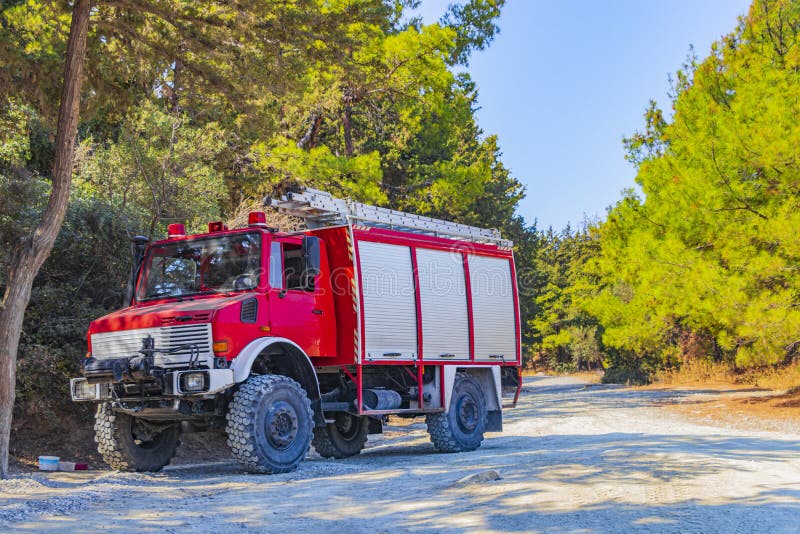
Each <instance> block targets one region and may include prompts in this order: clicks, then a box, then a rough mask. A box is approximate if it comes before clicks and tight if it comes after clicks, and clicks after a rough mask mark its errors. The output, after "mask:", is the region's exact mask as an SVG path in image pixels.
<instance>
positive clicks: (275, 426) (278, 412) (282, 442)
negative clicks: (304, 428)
mask: <svg viewBox="0 0 800 534" xmlns="http://www.w3.org/2000/svg"><path fill="white" fill-rule="evenodd" d="M265 426H266V434H267V439H268V440H269V442H270V443H271V444H272V445H273V446H274V447H275V448H277V449H281V450H282V449H286V448H288V447H289V445H291V444H292V442H293V441H294V438H295V437H296V436H297V431H298V429H299V425H298V423H297V413H296V412H295V410H294V408H293V407H292V406H291V405H290V404H289V403H287V402H283V401H280V402H276V403H275V405H274V406H273V407H272V409H270V411H269V414H267V419H266V422H265Z"/></svg>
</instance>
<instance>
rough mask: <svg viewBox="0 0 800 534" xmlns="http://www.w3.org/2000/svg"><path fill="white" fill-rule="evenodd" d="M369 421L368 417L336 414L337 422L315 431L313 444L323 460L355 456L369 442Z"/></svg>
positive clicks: (342, 413)
mask: <svg viewBox="0 0 800 534" xmlns="http://www.w3.org/2000/svg"><path fill="white" fill-rule="evenodd" d="M368 430H369V420H368V418H367V416H357V415H350V414H348V413H344V412H341V413H338V414H336V422H334V423H328V424H327V425H325V426H324V427H317V428H315V429H314V439H313V440H312V441H311V444H312V445H313V446H314V450H316V451H317V453H319V455H320V456H322V457H323V458H347V457H349V456H355V455H356V454H358V453H360V452H361V449H363V448H364V444H365V443H366V442H367V431H368Z"/></svg>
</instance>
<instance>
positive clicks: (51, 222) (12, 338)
mask: <svg viewBox="0 0 800 534" xmlns="http://www.w3.org/2000/svg"><path fill="white" fill-rule="evenodd" d="M90 7H91V5H90V0H75V5H74V7H73V9H72V25H71V27H70V31H69V39H68V41H67V56H66V58H65V61H64V86H63V88H62V91H61V104H60V107H59V110H58V126H57V131H56V146H55V161H54V163H53V187H52V190H51V192H50V199H49V201H48V202H47V208H46V209H45V211H44V214H43V216H42V220H41V222H40V223H39V224H38V226H37V227H36V229H34V231H33V233H32V234H31V235H30V236H28V237H27V238H26V239H25V240H24V242H23V243H22V244H21V245H20V248H19V250H17V251H16V253H15V254H14V257H13V258H12V261H11V265H10V267H9V273H8V279H7V285H6V292H5V294H4V295H3V301H2V304H0V478H5V477H6V476H7V474H8V446H9V439H10V437H11V415H12V412H13V409H14V394H15V387H16V374H17V373H16V371H17V348H18V344H19V337H20V333H21V330H22V320H23V318H24V317H25V308H26V307H27V306H28V301H29V300H30V297H31V287H32V286H33V279H34V278H35V277H36V274H37V273H38V272H39V268H40V267H41V266H42V264H43V263H44V261H45V260H46V259H47V256H48V255H49V254H50V251H51V250H52V248H53V243H54V242H55V240H56V237H57V236H58V232H59V230H60V229H61V223H62V222H63V221H64V214H65V213H66V211H67V204H68V202H69V188H70V182H71V181H72V166H73V162H74V155H75V135H76V133H77V131H78V112H79V104H80V94H81V85H82V83H83V61H84V57H85V55H86V34H87V32H88V29H89V10H90Z"/></svg>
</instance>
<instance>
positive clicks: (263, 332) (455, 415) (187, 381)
mask: <svg viewBox="0 0 800 534" xmlns="http://www.w3.org/2000/svg"><path fill="white" fill-rule="evenodd" d="M265 202H266V203H268V204H269V205H271V206H272V207H274V208H277V209H278V210H280V211H283V212H285V213H289V214H291V215H294V216H298V217H301V218H302V219H303V220H304V222H305V226H306V227H307V229H306V230H303V231H299V232H289V233H287V232H279V231H277V230H275V229H273V228H269V227H268V226H267V224H266V216H265V214H264V213H262V212H254V213H251V214H250V218H249V225H248V226H247V227H245V228H237V229H228V228H227V227H226V226H225V225H224V224H223V223H221V222H212V223H210V224H209V228H208V233H203V234H196V235H186V232H185V230H184V227H183V225H180V224H173V225H170V226H169V230H168V234H169V235H168V238H167V239H165V240H161V241H156V242H154V243H152V244H149V245H148V244H147V240H146V239H144V238H137V239H135V240H134V245H133V251H134V267H133V269H132V272H131V278H130V281H129V284H128V295H127V297H126V300H127V304H128V307H126V308H124V309H122V310H119V311H117V312H114V313H111V314H109V315H106V316H104V317H101V318H99V319H97V320H95V321H94V322H92V324H91V326H90V328H89V332H88V342H89V353H88V354H87V357H86V360H85V362H84V365H83V374H84V376H83V377H81V378H75V379H72V381H71V384H70V386H71V392H72V398H73V400H75V401H89V402H95V403H97V404H98V406H97V413H96V422H95V432H96V437H95V440H96V441H97V446H98V450H99V451H100V453H101V454H102V456H103V458H104V459H105V461H106V462H107V463H108V464H109V465H110V466H111V467H113V468H116V469H122V470H136V471H153V470H158V469H161V468H162V467H163V466H165V465H166V464H168V463H169V461H170V459H171V458H172V456H173V454H174V453H175V450H176V448H177V445H178V438H179V435H180V433H181V432H187V431H201V430H211V429H215V428H216V429H224V431H225V432H226V433H227V436H228V445H229V446H230V448H231V451H232V453H233V456H234V457H235V458H236V459H237V460H239V461H240V462H241V463H242V464H243V465H244V466H245V468H246V469H247V470H249V471H253V472H260V473H284V472H289V471H292V470H294V469H296V468H297V466H298V464H299V463H300V462H301V461H302V460H303V458H304V457H305V456H306V454H307V452H308V450H309V445H310V444H313V445H314V448H315V449H316V451H317V452H318V453H319V454H321V455H322V456H324V457H327V458H344V457H347V456H352V455H355V454H358V453H359V452H360V451H361V449H362V448H363V447H364V444H365V442H366V440H367V435H368V434H374V433H379V432H381V430H382V424H383V422H384V421H385V419H386V418H387V416H389V415H397V416H401V417H416V416H423V415H424V416H425V420H426V423H427V427H428V432H429V434H430V437H431V441H432V442H433V445H434V447H435V448H436V449H437V450H439V451H442V452H459V451H470V450H474V449H476V448H477V447H479V446H480V444H481V442H482V441H483V438H484V433H485V432H487V431H489V432H491V431H500V430H502V409H503V408H504V407H510V406H513V405H515V404H516V400H517V397H518V395H519V389H520V385H521V379H520V375H519V369H520V367H519V365H520V318H519V304H518V295H517V286H516V274H515V270H514V259H513V254H512V250H511V242H509V241H507V240H504V239H502V238H501V237H500V234H499V232H497V231H496V230H486V229H480V228H475V227H471V226H466V225H461V224H455V223H450V222H446V221H441V220H436V219H432V218H428V217H422V216H417V215H413V214H408V213H403V212H399V211H394V210H389V209H385V208H379V207H375V206H369V205H365V204H360V203H357V202H352V201H349V200H344V199H338V198H335V197H333V196H331V195H329V194H327V193H324V192H322V191H317V190H313V189H305V190H302V191H299V192H296V193H289V194H287V195H285V196H283V197H282V198H279V199H267V200H266V201H265Z"/></svg>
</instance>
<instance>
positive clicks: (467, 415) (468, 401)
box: [456, 395, 478, 434]
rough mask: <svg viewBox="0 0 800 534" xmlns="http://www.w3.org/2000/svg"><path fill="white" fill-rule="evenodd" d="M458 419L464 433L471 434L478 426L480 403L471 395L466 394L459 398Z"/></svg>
mask: <svg viewBox="0 0 800 534" xmlns="http://www.w3.org/2000/svg"><path fill="white" fill-rule="evenodd" d="M456 420H457V422H458V426H459V428H461V431H462V432H464V433H467V434H469V433H470V432H472V431H474V430H475V429H476V428H477V426H478V405H477V404H476V403H475V399H473V398H472V397H471V396H469V395H465V396H463V397H461V398H460V399H459V400H458V409H457V410H456Z"/></svg>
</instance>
